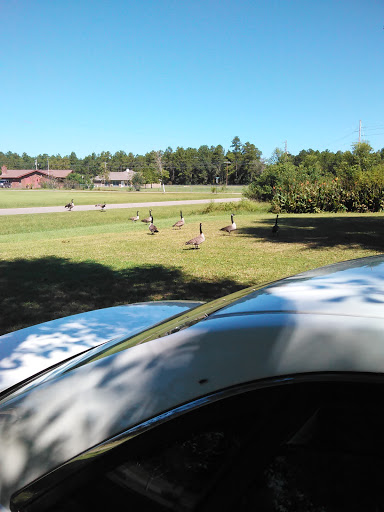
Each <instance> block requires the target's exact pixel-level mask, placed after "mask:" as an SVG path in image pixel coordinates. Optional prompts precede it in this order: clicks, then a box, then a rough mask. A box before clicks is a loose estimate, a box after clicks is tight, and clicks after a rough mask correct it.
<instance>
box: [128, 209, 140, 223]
mask: <svg viewBox="0 0 384 512" xmlns="http://www.w3.org/2000/svg"><path fill="white" fill-rule="evenodd" d="M129 220H133V221H134V222H136V221H137V220H139V212H138V211H137V212H136V217H129Z"/></svg>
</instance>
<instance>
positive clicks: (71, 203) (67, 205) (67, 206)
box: [64, 199, 75, 211]
mask: <svg viewBox="0 0 384 512" xmlns="http://www.w3.org/2000/svg"><path fill="white" fill-rule="evenodd" d="M74 206H75V203H74V202H73V199H71V202H70V203H68V204H66V205H65V206H64V208H68V210H69V211H71V210H72V208H73V207H74Z"/></svg>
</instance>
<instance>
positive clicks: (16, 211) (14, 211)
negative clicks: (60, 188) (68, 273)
mask: <svg viewBox="0 0 384 512" xmlns="http://www.w3.org/2000/svg"><path fill="white" fill-rule="evenodd" d="M236 201H241V197H232V198H230V199H191V200H188V201H158V202H152V203H123V204H107V206H106V207H105V210H115V209H116V208H129V209H130V210H135V209H136V210H137V209H140V208H152V207H153V206H183V205H187V204H205V203H210V202H214V203H230V202H231V203H233V202H236ZM99 209H100V208H95V205H94V204H82V205H79V206H76V205H75V206H74V208H73V210H72V212H84V211H87V210H99ZM66 211H67V210H66V209H65V208H64V206H40V207H36V208H1V209H0V215H22V214H24V215H25V214H28V215H29V214H33V213H60V212H61V213H62V212H66ZM134 213H135V212H134Z"/></svg>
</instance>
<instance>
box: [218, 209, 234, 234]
mask: <svg viewBox="0 0 384 512" xmlns="http://www.w3.org/2000/svg"><path fill="white" fill-rule="evenodd" d="M234 215H235V214H234V213H232V214H231V224H230V225H229V226H225V228H221V229H220V231H226V232H227V233H228V234H231V231H235V229H236V222H233V217H234Z"/></svg>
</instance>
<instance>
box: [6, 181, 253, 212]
mask: <svg viewBox="0 0 384 512" xmlns="http://www.w3.org/2000/svg"><path fill="white" fill-rule="evenodd" d="M242 189H243V187H240V186H232V187H228V188H227V189H225V191H222V190H221V188H220V187H218V188H217V189H216V190H217V193H212V191H211V186H208V185H206V186H203V185H200V186H199V185H192V186H180V185H175V186H168V185H167V186H166V187H165V193H163V191H162V190H161V189H150V188H148V189H142V190H141V191H140V192H134V191H129V190H127V189H122V188H115V189H111V188H109V189H102V190H97V189H95V190H13V189H0V208H28V207H39V206H61V205H62V206H63V207H64V205H66V204H67V203H68V202H69V201H71V199H73V200H74V203H75V205H85V204H86V205H92V204H96V203H101V202H103V203H104V202H105V203H107V204H125V203H139V202H151V201H152V202H160V201H181V200H188V199H213V198H215V199H216V198H228V197H240V196H241V193H242Z"/></svg>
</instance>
